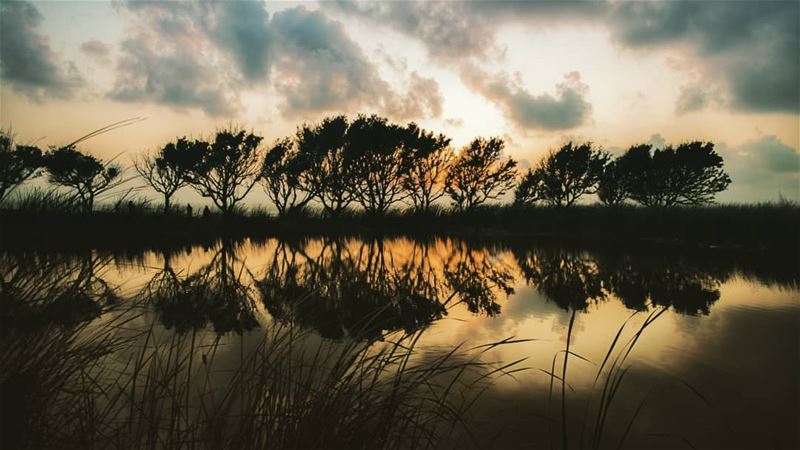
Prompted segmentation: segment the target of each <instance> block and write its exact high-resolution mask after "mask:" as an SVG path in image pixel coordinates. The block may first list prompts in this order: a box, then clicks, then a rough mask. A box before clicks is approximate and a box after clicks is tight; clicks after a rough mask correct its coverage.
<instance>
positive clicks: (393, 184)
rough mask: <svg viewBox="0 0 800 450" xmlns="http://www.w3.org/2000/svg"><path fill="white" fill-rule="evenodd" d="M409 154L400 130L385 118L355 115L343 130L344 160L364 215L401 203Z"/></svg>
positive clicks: (382, 210) (403, 197)
mask: <svg viewBox="0 0 800 450" xmlns="http://www.w3.org/2000/svg"><path fill="white" fill-rule="evenodd" d="M409 156H410V155H409V153H408V152H407V151H406V147H405V146H404V145H403V129H402V128H400V127H398V126H397V125H394V124H391V123H389V122H388V121H387V120H386V119H385V118H383V117H378V116H375V115H372V116H359V117H358V118H357V119H356V120H354V121H353V122H352V123H351V124H350V127H349V128H348V130H347V140H346V147H345V160H346V162H347V163H348V164H349V165H350V167H351V170H352V177H353V181H354V183H353V192H354V194H355V199H356V201H357V202H358V203H359V204H360V205H361V206H362V207H363V208H364V210H365V211H367V212H368V213H373V214H383V213H385V212H386V211H387V210H388V209H389V208H390V207H391V206H392V205H393V204H395V203H397V202H399V201H402V200H404V199H405V198H406V197H407V196H408V191H406V190H405V189H404V181H405V179H406V173H407V172H408V168H409V161H410V160H409Z"/></svg>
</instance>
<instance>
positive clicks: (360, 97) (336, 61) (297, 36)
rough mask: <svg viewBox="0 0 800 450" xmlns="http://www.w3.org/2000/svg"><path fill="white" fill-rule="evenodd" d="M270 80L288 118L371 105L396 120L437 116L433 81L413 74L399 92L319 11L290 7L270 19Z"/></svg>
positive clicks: (340, 28) (438, 97) (436, 87)
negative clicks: (272, 46) (272, 66)
mask: <svg viewBox="0 0 800 450" xmlns="http://www.w3.org/2000/svg"><path fill="white" fill-rule="evenodd" d="M271 26H272V29H273V33H274V36H276V41H275V53H276V56H277V58H276V62H275V64H276V72H277V73H276V77H275V83H276V85H277V86H278V91H279V92H281V93H282V95H283V102H282V104H281V110H282V111H283V113H284V114H285V115H287V116H298V115H303V114H306V113H309V112H324V111H341V110H354V109H358V108H361V107H370V108H375V109H378V110H380V111H381V112H384V113H386V114H390V115H392V116H393V117H394V118H397V119H406V118H416V117H428V116H430V117H436V116H439V115H441V112H442V102H443V99H442V97H441V94H440V93H439V85H438V83H437V82H436V81H435V80H433V79H430V78H424V77H422V76H420V75H419V74H417V73H412V74H411V76H410V78H409V79H408V81H407V86H405V88H406V89H405V94H403V95H401V94H398V93H397V92H396V91H395V89H393V87H392V86H391V85H390V84H389V83H388V82H387V81H385V80H383V79H382V78H381V77H380V75H379V73H378V69H377V67H376V66H375V64H374V63H372V61H370V60H369V59H368V58H367V56H366V55H365V54H364V52H363V51H362V50H361V48H360V47H359V46H358V45H357V44H356V43H355V42H354V41H353V40H352V39H351V38H350V36H349V35H348V34H347V33H346V31H345V30H344V27H343V26H342V25H341V24H340V23H339V22H335V21H333V20H330V19H328V18H327V17H326V16H325V15H324V14H322V13H321V12H318V11H308V10H306V9H305V8H302V7H298V8H291V9H287V10H283V11H279V12H277V13H275V15H274V17H273V18H272V22H271Z"/></svg>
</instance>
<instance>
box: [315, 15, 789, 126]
mask: <svg viewBox="0 0 800 450" xmlns="http://www.w3.org/2000/svg"><path fill="white" fill-rule="evenodd" d="M325 5H326V6H327V7H328V8H331V9H335V10H337V11H339V12H341V13H345V14H350V15H352V16H354V17H359V18H362V19H365V20H370V21H372V22H373V23H375V24H378V25H385V26H388V27H391V28H393V29H395V30H397V31H399V32H402V33H404V34H406V35H408V36H410V37H412V38H416V39H420V40H421V41H422V42H423V43H424V44H425V45H426V48H427V49H428V52H429V53H430V54H431V56H432V57H434V58H437V59H446V60H447V61H451V60H453V59H463V58H471V57H486V56H487V55H489V56H491V55H496V54H497V53H498V50H497V45H496V44H495V40H496V39H495V38H496V36H495V31H494V30H496V29H498V28H499V27H498V26H497V24H498V23H499V22H502V23H524V24H527V25H536V26H554V25H558V24H564V23H575V22H580V23H583V24H585V23H601V24H604V25H605V26H606V27H608V28H609V29H610V31H611V33H612V35H613V36H614V37H615V39H616V41H617V42H619V43H621V44H623V45H625V46H628V47H633V48H657V47H662V46H673V45H682V46H685V47H687V48H689V49H691V51H692V53H693V54H694V57H695V58H696V59H699V60H702V62H703V64H704V66H706V67H707V68H708V75H707V76H708V78H709V79H708V80H705V81H706V83H705V84H706V85H710V84H713V82H718V84H719V86H718V87H719V88H722V89H724V90H725V91H726V92H725V94H726V95H725V97H726V98H727V99H728V104H727V106H729V107H731V108H734V109H738V110H745V111H778V112H790V113H791V112H797V111H799V110H800V83H798V80H799V79H800V64H798V60H799V59H800V27H798V21H797V18H798V17H799V16H800V3H798V2H792V1H782V0H778V1H775V0H765V1H761V0H758V1H756V0H742V1H737V2H735V3H730V2H713V1H669V2H653V1H636V2H621V1H564V2H557V1H555V2H554V1H545V2H504V1H500V2H442V3H435V4H429V3H416V2H412V3H406V2H345V1H339V2H333V3H325ZM685 94H686V95H684V96H683V97H682V98H681V99H679V102H678V105H679V107H678V112H679V113H681V112H686V111H688V110H691V109H692V108H696V107H701V106H702V107H705V106H707V105H708V104H713V102H709V101H708V98H709V95H710V94H705V95H703V94H701V93H700V92H699V91H697V90H696V89H695V90H694V91H693V92H686V93H685ZM703 97H705V101H704V98H703ZM686 108H688V110H687V109H686Z"/></svg>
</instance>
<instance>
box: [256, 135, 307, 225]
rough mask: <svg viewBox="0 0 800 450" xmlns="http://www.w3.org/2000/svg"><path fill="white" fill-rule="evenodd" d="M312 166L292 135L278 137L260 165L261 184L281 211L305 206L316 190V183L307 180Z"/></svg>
mask: <svg viewBox="0 0 800 450" xmlns="http://www.w3.org/2000/svg"><path fill="white" fill-rule="evenodd" d="M309 167H310V160H309V158H308V155H305V154H303V153H301V152H300V151H298V148H297V146H296V145H295V141H293V140H292V139H290V138H285V139H281V140H278V141H277V142H276V143H275V145H273V146H272V148H271V149H270V150H269V151H268V152H267V154H266V156H265V158H264V165H263V166H262V169H261V184H262V185H263V186H264V191H266V193H267V196H268V197H269V198H270V200H272V203H273V204H275V208H276V209H277V210H278V215H281V216H282V215H284V214H286V213H288V212H290V211H296V210H302V209H303V207H305V206H306V205H307V204H308V203H309V202H310V201H311V199H313V198H314V196H315V195H316V194H317V190H316V188H315V186H314V185H311V184H309V183H305V175H306V172H307V171H308V170H309Z"/></svg>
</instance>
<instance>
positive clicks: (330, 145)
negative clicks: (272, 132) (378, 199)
mask: <svg viewBox="0 0 800 450" xmlns="http://www.w3.org/2000/svg"><path fill="white" fill-rule="evenodd" d="M349 125H350V124H349V122H348V120H347V117H345V116H334V117H326V118H325V119H323V120H322V122H320V123H319V124H316V125H305V124H304V125H303V126H301V127H300V128H299V129H298V130H297V146H298V151H299V152H300V153H301V154H302V155H303V157H304V158H308V159H307V160H306V161H307V163H308V167H307V169H306V171H305V172H304V174H303V179H304V180H305V182H304V183H302V184H301V188H304V189H306V190H310V189H314V191H315V192H314V198H315V199H316V200H318V201H319V202H320V203H321V204H322V207H323V208H324V209H325V212H327V213H328V214H329V215H331V216H337V215H339V214H341V213H342V212H343V211H344V210H346V209H347V207H348V206H350V204H351V203H352V202H353V200H354V199H355V193H354V190H353V175H352V167H351V166H350V165H349V164H347V161H346V158H345V143H346V141H347V129H348V127H349Z"/></svg>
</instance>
